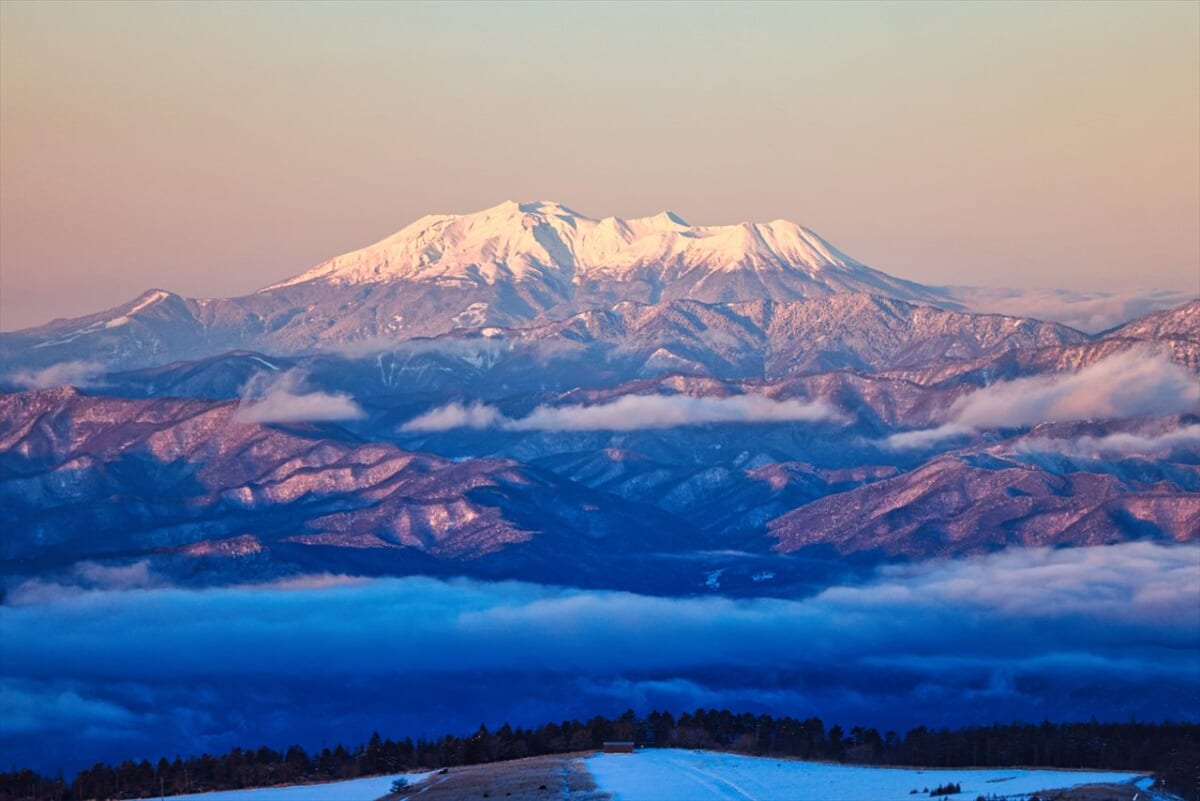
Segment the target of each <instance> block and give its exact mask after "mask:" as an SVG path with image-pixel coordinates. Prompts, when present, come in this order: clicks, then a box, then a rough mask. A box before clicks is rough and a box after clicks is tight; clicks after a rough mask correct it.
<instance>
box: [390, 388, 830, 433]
mask: <svg viewBox="0 0 1200 801" xmlns="http://www.w3.org/2000/svg"><path fill="white" fill-rule="evenodd" d="M840 419H841V415H840V414H839V413H838V411H837V410H835V409H834V408H833V407H832V406H830V405H829V404H828V403H825V402H824V401H820V400H817V401H800V400H774V399H772V398H768V397H765V396H763V395H734V396H732V397H728V398H693V397H691V396H689V395H624V396H622V397H620V398H617V399H616V400H613V401H608V402H606V403H597V404H594V405H591V406H584V405H579V404H574V405H568V406H539V407H537V408H536V409H534V410H533V411H532V412H530V413H529V415H527V416H525V417H522V418H519V419H512V418H509V417H506V416H504V414H502V413H501V412H500V410H499V409H496V408H495V407H494V406H488V405H486V404H479V403H475V404H471V405H466V406H464V405H463V404H461V403H451V404H448V405H446V406H442V407H439V408H437V409H434V410H432V411H429V412H426V413H425V414H422V415H420V416H418V417H416V418H414V419H412V420H410V421H409V422H407V423H405V424H404V426H403V427H402V429H401V430H402V431H412V432H432V431H448V430H451V429H456V428H475V429H484V428H497V429H501V430H505V431H639V430H644V429H654V428H674V427H677V426H688V425H701V424H706V423H786V422H818V421H824V420H840Z"/></svg>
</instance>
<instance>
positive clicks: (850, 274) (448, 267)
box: [262, 201, 946, 305]
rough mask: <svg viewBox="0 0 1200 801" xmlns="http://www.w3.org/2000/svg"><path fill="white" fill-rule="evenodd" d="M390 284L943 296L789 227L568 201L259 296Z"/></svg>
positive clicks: (413, 234)
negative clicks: (590, 210) (626, 216)
mask: <svg viewBox="0 0 1200 801" xmlns="http://www.w3.org/2000/svg"><path fill="white" fill-rule="evenodd" d="M389 281H416V282H422V283H434V284H441V285H448V286H481V285H491V286H494V285H496V284H522V283H530V284H540V285H541V286H542V287H543V288H544V290H545V291H546V292H547V293H549V294H550V295H551V296H554V295H558V296H561V297H562V299H563V300H566V301H571V300H574V299H575V298H576V296H577V295H580V294H582V295H585V296H586V295H588V294H589V293H594V292H596V291H597V289H598V288H599V287H602V286H603V287H608V286H609V285H610V284H625V285H629V286H630V287H631V288H632V291H633V292H634V293H638V292H649V293H652V294H653V295H654V296H655V297H656V298H664V299H669V298H678V297H687V298H691V299H694V300H704V301H712V302H716V301H729V300H745V299H750V298H768V299H775V300H783V299H789V300H790V299H795V298H801V297H814V296H817V297H819V296H823V295H829V294H832V293H835V292H867V293H873V294H878V295H886V296H890V297H897V298H904V299H908V300H918V301H926V302H929V301H943V302H944V301H945V300H946V298H945V297H944V296H942V295H939V294H938V293H935V292H933V291H931V290H928V289H926V288H925V287H922V286H919V285H917V284H912V283H909V282H906V281H900V280H898V279H895V278H893V277H891V276H889V275H887V274H885V273H882V272H879V271H878V270H873V269H871V268H870V267H867V266H866V265H864V264H861V263H860V262H858V261H855V260H854V259H853V258H851V257H850V256H847V255H846V254H845V253H842V252H841V251H840V250H838V249H837V248H835V247H834V246H833V245H831V244H829V243H828V242H826V241H825V240H824V239H822V238H821V237H820V236H818V235H817V234H815V233H813V232H812V231H810V230H808V229H807V228H803V227H801V226H799V225H796V224H795V223H791V222H787V221H786V220H775V221H773V222H769V223H748V222H743V223H740V224H737V225H718V226H698V225H690V224H688V223H687V222H686V221H684V220H683V218H681V217H680V216H679V215H677V214H675V213H674V212H670V211H664V212H662V213H660V214H657V215H655V216H653V217H641V218H636V219H630V220H623V219H620V218H617V217H605V218H604V219H601V220H597V219H594V218H592V217H588V216H586V215H583V214H580V213H579V212H576V211H573V210H571V209H569V208H567V207H566V206H563V205H562V204H560V203H553V202H535V203H516V202H514V201H507V202H505V203H501V204H500V205H498V206H494V207H492V208H490V209H484V210H483V211H480V212H477V213H475V214H462V215H458V214H446V215H432V216H428V217H422V218H421V219H420V220H417V221H416V222H414V223H413V224H411V225H409V226H407V227H405V228H403V229H401V230H400V231H399V232H397V233H396V234H394V235H392V236H390V237H388V238H387V239H384V240H382V241H380V242H377V243H375V244H374V245H370V246H369V247H366V248H363V249H361V250H356V251H354V252H352V253H347V254H345V255H342V256H338V257H336V258H334V259H330V260H329V261H327V262H325V263H324V264H321V265H318V266H317V267H314V268H313V269H312V270H309V271H308V272H305V273H302V274H300V275H298V276H296V277H294V278H291V279H288V280H286V281H282V282H280V283H278V284H274V285H272V286H270V287H267V288H266V289H264V290H262V291H263V292H269V291H272V290H276V289H281V288H283V287H288V286H295V285H298V284H306V283H310V282H321V283H326V284H332V285H337V286H344V285H351V284H355V285H357V284H378V283H385V282H389ZM610 291H618V290H616V289H615V288H612V289H611V290H610ZM664 293H665V294H664ZM622 299H624V300H632V299H635V298H631V297H623V298H622ZM576 305H578V304H576Z"/></svg>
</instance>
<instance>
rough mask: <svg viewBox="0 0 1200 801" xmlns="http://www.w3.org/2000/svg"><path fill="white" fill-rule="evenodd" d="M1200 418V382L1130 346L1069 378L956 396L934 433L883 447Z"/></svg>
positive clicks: (907, 435)
mask: <svg viewBox="0 0 1200 801" xmlns="http://www.w3.org/2000/svg"><path fill="white" fill-rule="evenodd" d="M1186 412H1200V382H1198V381H1197V380H1196V375H1195V374H1194V373H1192V372H1191V371H1190V370H1188V369H1187V368H1186V367H1183V366H1181V365H1178V364H1175V363H1174V362H1172V361H1171V360H1170V359H1169V358H1167V357H1166V356H1165V355H1164V354H1162V353H1160V352H1158V351H1156V350H1151V349H1147V348H1134V349H1131V350H1127V351H1123V352H1121V353H1116V354H1113V355H1112V356H1109V357H1108V358H1106V359H1102V360H1101V361H1098V362H1096V363H1094V364H1091V365H1088V366H1087V367H1084V368H1083V369H1081V370H1078V371H1076V372H1073V373H1058V374H1055V375H1050V376H1031V377H1028V378H1018V379H1015V380H1013V381H1001V382H998V383H995V384H992V385H991V386H987V387H984V388H983V389H980V390H976V391H975V392H972V393H970V394H968V395H965V396H963V397H961V398H959V399H958V400H957V401H955V402H954V404H953V405H952V406H951V407H950V409H949V410H948V411H947V413H946V415H945V422H944V423H943V424H942V425H940V426H938V427H936V428H932V429H926V430H922V431H906V432H902V433H899V434H893V435H892V436H890V437H888V438H887V439H886V440H884V444H885V445H886V446H887V447H890V448H894V449H906V448H907V449H911V448H922V447H928V446H930V445H932V444H935V443H936V442H938V441H942V440H946V439H949V438H952V437H957V436H962V435H963V434H969V433H971V432H972V431H976V430H979V429H986V428H1019V427H1023V426H1028V425H1033V424H1036V423H1043V422H1052V421H1068V420H1087V419H1113V418H1129V417H1143V416H1157V415H1169V414H1180V413H1186Z"/></svg>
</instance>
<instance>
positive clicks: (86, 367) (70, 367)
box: [9, 361, 105, 389]
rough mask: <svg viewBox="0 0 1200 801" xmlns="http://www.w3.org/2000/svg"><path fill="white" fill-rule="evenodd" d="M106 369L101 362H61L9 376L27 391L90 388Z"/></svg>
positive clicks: (14, 382)
mask: <svg viewBox="0 0 1200 801" xmlns="http://www.w3.org/2000/svg"><path fill="white" fill-rule="evenodd" d="M104 369H105V368H104V365H103V364H101V363H100V362H89V361H71V362H59V363H58V364H52V365H50V366H49V367H43V368H42V369H40V370H19V371H17V372H15V373H13V374H12V375H11V376H9V380H10V381H11V382H12V383H13V384H15V385H17V386H19V387H24V388H25V389H47V388H49V387H59V386H62V385H64V384H67V385H70V386H73V387H88V386H91V385H92V384H94V383H95V381H96V379H97V378H99V377H100V376H101V375H103V373H104Z"/></svg>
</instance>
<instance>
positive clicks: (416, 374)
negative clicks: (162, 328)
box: [96, 294, 1088, 397]
mask: <svg viewBox="0 0 1200 801" xmlns="http://www.w3.org/2000/svg"><path fill="white" fill-rule="evenodd" d="M1087 341H1088V339H1087V337H1086V336H1085V335H1083V334H1081V333H1079V332H1077V331H1074V330H1073V329H1070V328H1067V327H1065V326H1060V325H1058V324H1056V323H1043V322H1039V321H1035V320H1021V319H1018V318H1011V317H1002V316H999V315H974V314H969V313H965V312H954V311H946V310H943V309H937V308H934V307H931V306H918V305H914V304H910V303H907V302H904V301H897V300H891V299H887V298H879V297H875V296H870V295H858V294H840V295H833V296H830V297H825V298H818V299H812V300H802V301H786V302H775V301H750V302H741V303H732V304H704V303H699V302H697V301H670V302H663V303H659V304H656V305H644V304H636V303H619V304H616V305H614V306H613V307H611V308H607V309H598V310H590V311H586V312H582V313H580V314H576V315H572V316H571V317H568V318H567V319H565V320H561V321H556V322H551V323H544V324H541V325H533V326H529V327H525V328H515V329H502V328H495V327H489V328H483V329H471V330H466V331H460V332H453V333H450V334H443V335H441V336H438V337H433V338H428V339H417V340H408V341H406V342H402V343H398V344H396V345H393V346H391V347H389V348H388V349H386V350H382V351H379V352H376V353H370V354H363V355H360V356H353V355H345V356H343V355H338V354H324V355H321V356H313V357H299V358H293V359H290V360H284V359H279V358H276V357H269V358H268V357H264V356H261V355H258V356H255V355H253V354H248V353H238V352H235V353H231V354H228V355H226V356H225V357H213V358H211V359H202V360H198V361H194V362H184V363H179V364H174V365H167V366H164V367H160V368H147V369H144V370H141V371H131V372H128V373H125V374H119V375H108V376H106V377H105V380H104V382H99V383H97V384H96V386H97V387H102V386H103V387H107V388H109V389H111V390H113V391H119V392H122V393H133V394H138V395H141V394H162V393H163V392H171V391H172V388H174V389H175V390H178V391H179V392H182V394H188V395H197V394H198V395H202V396H205V397H232V396H233V395H231V394H221V392H225V393H229V392H230V391H232V392H234V393H236V387H237V382H236V380H235V379H236V378H239V377H240V380H241V381H242V382H244V381H245V380H246V379H247V374H246V373H247V370H249V369H253V368H254V366H255V365H256V364H257V365H260V366H261V369H270V368H269V367H266V365H274V364H276V363H278V365H284V366H286V365H297V366H303V367H304V369H306V370H308V371H309V372H310V373H312V374H313V375H314V377H315V378H316V380H318V381H322V382H323V381H329V382H332V383H331V384H330V385H331V386H333V385H334V384H336V385H337V386H338V387H339V388H340V389H342V390H344V391H351V392H353V393H354V394H355V395H357V396H359V397H370V396H373V395H380V394H395V393H397V392H404V393H411V394H416V393H427V392H457V393H468V392H472V393H484V394H487V395H495V394H499V393H509V394H512V393H516V392H520V391H535V390H553V389H558V390H566V389H571V388H575V387H579V386H604V385H611V384H617V383H622V382H628V381H633V380H635V379H638V378H651V377H655V376H662V375H667V374H673V373H679V374H685V375H696V376H713V377H719V378H724V379H762V378H768V379H774V378H782V377H788V376H795V375H808V374H815V373H819V372H824V371H829V370H837V369H853V370H861V371H872V370H879V369H883V368H901V367H908V368H912V369H925V366H926V365H928V364H931V363H932V364H936V365H939V366H949V365H955V364H960V363H964V362H970V361H972V360H977V359H986V358H988V357H990V356H993V355H996V354H999V353H1006V352H1020V353H1025V352H1029V351H1034V350H1038V349H1043V348H1047V347H1053V346H1059V347H1068V346H1073V345H1080V344H1084V343H1086V342H1087ZM256 359H257V361H255V360H256Z"/></svg>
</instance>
